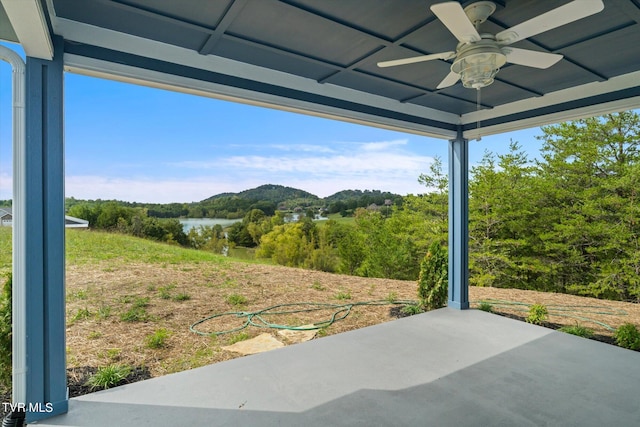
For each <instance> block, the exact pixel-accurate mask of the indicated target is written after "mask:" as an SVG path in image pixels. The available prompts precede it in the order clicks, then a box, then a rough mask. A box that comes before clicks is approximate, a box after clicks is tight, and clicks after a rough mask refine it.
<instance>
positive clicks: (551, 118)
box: [463, 96, 640, 139]
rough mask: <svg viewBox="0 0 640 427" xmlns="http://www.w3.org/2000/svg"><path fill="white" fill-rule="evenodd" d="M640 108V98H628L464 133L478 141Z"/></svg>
mask: <svg viewBox="0 0 640 427" xmlns="http://www.w3.org/2000/svg"><path fill="white" fill-rule="evenodd" d="M639 107H640V96H636V97H633V98H627V99H624V100H621V101H612V102H605V103H602V104H597V105H591V106H588V107H583V108H576V109H573V110H567V111H562V112H559V113H555V114H547V115H544V116H538V117H532V118H530V119H526V120H517V121H513V122H508V123H503V124H500V125H497V126H487V127H486V128H485V127H483V126H482V122H480V131H478V130H476V129H471V130H468V131H465V132H464V134H463V135H464V137H465V138H467V139H477V138H480V137H483V136H488V135H494V134H499V133H507V132H515V131H518V130H522V129H529V128H534V127H540V126H546V125H550V124H554V123H560V122H566V121H570V120H578V119H584V118H588V117H595V116H601V115H603V114H609V113H614V112H618V111H627V110H635V109H637V108H639Z"/></svg>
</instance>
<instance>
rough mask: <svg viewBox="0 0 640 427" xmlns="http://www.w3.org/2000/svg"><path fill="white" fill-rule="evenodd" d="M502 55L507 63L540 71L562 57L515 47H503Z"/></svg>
mask: <svg viewBox="0 0 640 427" xmlns="http://www.w3.org/2000/svg"><path fill="white" fill-rule="evenodd" d="M502 53H504V54H505V55H506V57H507V62H510V63H512V64H518V65H524V66H527V67H534V68H542V69H544V68H549V67H551V66H552V65H553V64H555V63H556V62H558V61H560V60H561V59H562V58H563V56H562V55H558V54H555V53H546V52H536V51H535V50H527V49H517V48H515V47H503V48H502Z"/></svg>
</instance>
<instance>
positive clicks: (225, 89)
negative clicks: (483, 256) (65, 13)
mask: <svg viewBox="0 0 640 427" xmlns="http://www.w3.org/2000/svg"><path fill="white" fill-rule="evenodd" d="M64 61H65V64H66V65H65V70H66V71H68V72H71V73H75V74H82V75H87V76H91V77H98V78H103V79H108V80H116V81H121V82H125V83H131V84H137V85H141V86H148V87H152V88H156V89H164V90H170V91H177V92H182V93H187V94H191V95H198V96H204V97H208V98H214V99H220V100H224V101H231V102H239V103H243V104H248V105H254V106H259V107H266V108H274V109H278V110H283V111H288V112H293V113H302V114H309V115H313V116H317V117H324V118H328V119H334V120H341V121H346V122H350V123H356V124H360V125H366V126H375V127H379V128H383V129H388V130H393V131H398V132H408V133H414V134H417V135H422V136H428V137H433V138H440V139H450V138H452V137H455V133H454V132H446V131H443V130H442V129H438V128H432V127H428V126H421V125H418V124H412V123H408V122H404V121H397V120H393V119H387V118H381V117H378V116H373V115H368V114H364V113H358V112H353V111H349V110H344V109H340V108H335V107H328V106H323V105H318V104H314V103H311V102H305V101H299V100H295V99H290V98H285V97H279V96H276V95H270V94H264V93H259V92H254V91H250V90H246V89H238V88H233V87H229V86H224V85H220V84H215V83H210V82H203V81H200V80H196V79H191V78H187V77H182V76H176V75H170V74H165V73H160V72H157V71H152V70H145V69H140V68H136V67H131V66H128V65H123V64H116V63H112V62H107V61H101V60H96V59H93V58H86V57H83V56H77V55H71V54H65V56H64Z"/></svg>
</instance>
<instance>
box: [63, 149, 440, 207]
mask: <svg viewBox="0 0 640 427" xmlns="http://www.w3.org/2000/svg"><path fill="white" fill-rule="evenodd" d="M407 145H408V140H406V139H399V140H391V141H379V142H334V143H332V144H329V145H327V146H325V145H310V144H294V145H290V146H287V145H281V144H270V145H267V146H266V147H269V149H270V154H269V155H261V154H260V151H258V150H253V149H248V150H246V151H247V152H248V154H247V155H233V156H228V157H221V158H217V159H210V158H209V159H207V158H204V159H199V160H189V161H181V162H174V163H170V164H167V166H168V167H167V168H166V170H165V172H166V174H165V177H164V178H162V179H161V180H151V179H137V178H136V179H134V178H132V179H127V180H122V179H107V178H99V177H93V179H91V178H89V177H75V178H68V180H67V182H68V185H67V186H68V191H67V194H69V195H71V194H72V193H71V192H72V191H75V192H76V193H77V194H80V195H84V194H86V196H75V197H78V198H95V197H97V196H95V195H96V194H105V195H103V196H100V197H101V198H118V199H121V200H136V201H163V202H165V201H180V202H183V201H194V200H202V199H204V198H207V197H209V196H211V195H214V194H218V193H221V192H227V191H231V192H238V191H242V190H246V189H249V188H253V187H256V186H258V185H261V184H267V183H270V184H280V185H287V186H291V187H296V188H300V189H303V190H306V191H309V192H311V193H313V194H316V195H318V196H320V197H325V196H328V195H331V194H333V193H335V192H338V191H341V190H346V189H360V190H365V189H369V190H382V191H391V192H394V193H399V194H408V193H414V194H415V193H423V192H425V191H426V190H427V189H426V188H424V187H422V186H421V185H420V184H419V183H418V182H417V179H418V176H419V175H420V174H421V173H423V172H425V171H427V170H428V168H429V166H430V165H431V163H432V162H433V157H430V156H423V155H416V154H414V153H411V152H410V151H408V150H407V149H406V146H407ZM264 147H265V146H263V147H262V148H264ZM274 150H278V151H279V152H278V153H276V152H274ZM180 169H183V170H202V171H208V172H206V174H207V175H214V174H215V175H216V176H215V177H214V176H209V177H207V178H203V177H199V178H197V179H193V180H191V179H187V178H180V179H174V178H171V171H172V170H177V171H180ZM179 173H180V175H181V176H183V175H184V174H185V172H184V171H181V172H179ZM190 174H193V172H190ZM123 188H124V189H126V194H124V193H123V191H122V189H123ZM107 194H108V196H107ZM160 198H161V199H162V200H160Z"/></svg>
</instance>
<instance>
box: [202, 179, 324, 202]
mask: <svg viewBox="0 0 640 427" xmlns="http://www.w3.org/2000/svg"><path fill="white" fill-rule="evenodd" d="M225 197H226V198H228V197H238V198H241V199H245V200H254V201H258V200H266V201H270V202H273V203H276V204H278V203H281V202H284V201H286V200H292V199H312V200H319V198H318V196H316V195H315V194H311V193H309V192H307V191H304V190H300V189H298V188H292V187H285V186H283V185H276V184H265V185H261V186H259V187H256V188H252V189H249V190H244V191H241V192H239V193H221V194H216V195H215V196H211V197H209V198H208V199H205V200H203V201H202V202H210V201H213V200H216V199H221V198H225Z"/></svg>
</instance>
